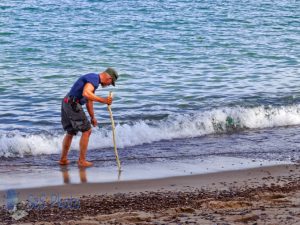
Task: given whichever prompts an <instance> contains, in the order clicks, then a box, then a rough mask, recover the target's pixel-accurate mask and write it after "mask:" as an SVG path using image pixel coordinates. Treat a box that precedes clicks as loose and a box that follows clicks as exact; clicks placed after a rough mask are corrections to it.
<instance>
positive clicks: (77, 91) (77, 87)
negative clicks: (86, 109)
mask: <svg viewBox="0 0 300 225" xmlns="http://www.w3.org/2000/svg"><path fill="white" fill-rule="evenodd" d="M86 83H91V84H92V85H93V86H94V88H95V90H96V89H97V88H98V87H99V83H100V77H99V74H96V73H88V74H86V75H83V76H81V77H80V78H79V79H78V80H77V81H76V82H75V84H74V85H73V87H72V88H71V90H70V92H69V93H68V96H73V97H76V98H78V99H79V100H80V104H81V105H84V104H85V103H86V98H85V97H83V96H82V92H83V88H84V85H85V84H86Z"/></svg>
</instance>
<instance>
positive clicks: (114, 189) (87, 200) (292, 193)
mask: <svg viewBox="0 0 300 225" xmlns="http://www.w3.org/2000/svg"><path fill="white" fill-rule="evenodd" d="M299 174H300V165H297V164H286V165H276V166H266V167H258V168H251V169H243V170H238V171H222V172H215V173H210V174H199V175H188V176H179V177H169V178H159V179H149V180H135V181H117V182H108V183H84V184H68V185H60V186H50V187H40V188H27V189H16V191H17V192H19V195H18V198H19V201H20V202H21V201H26V200H28V199H26V198H27V197H28V196H29V195H30V194H33V195H36V196H39V195H41V193H44V194H45V195H46V199H48V197H49V198H50V196H51V194H53V193H54V194H59V195H60V197H61V198H62V199H65V198H70V197H72V198H75V199H78V200H79V201H80V206H81V207H80V209H77V210H75V209H74V210H70V209H69V210H62V214H59V215H55V213H54V212H56V211H57V210H61V209H58V208H57V206H54V207H51V206H50V205H49V204H48V205H47V207H46V209H43V210H28V215H27V216H25V217H23V218H21V219H20V220H13V219H12V218H11V214H9V213H8V212H7V210H5V209H4V208H3V207H2V209H1V211H0V220H1V219H2V220H3V221H10V222H12V221H14V223H17V222H21V221H22V222H32V221H49V222H50V221H52V222H53V221H56V222H57V221H60V220H62V221H64V224H68V222H67V221H69V222H70V221H72V220H73V221H74V220H76V221H83V220H87V219H88V220H90V222H91V221H98V223H96V222H95V224H99V218H102V219H101V221H102V220H105V221H107V223H110V222H112V223H113V221H119V222H120V223H121V224H122V223H124V224H130V223H133V222H132V221H131V222H130V220H126V219H125V220H124V218H123V217H128V216H129V217H130V218H131V217H134V218H139V219H137V220H141V221H140V222H143V223H144V224H145V223H149V224H151V222H153V221H160V220H161V219H163V218H164V219H166V218H165V216H162V215H161V216H158V218H157V219H155V218H154V217H155V216H154V214H156V213H162V212H161V210H160V206H161V207H162V206H163V207H162V208H163V211H170V213H169V214H170V215H169V217H170V218H169V217H168V218H169V220H168V221H169V222H170V221H172V219H171V217H172V216H174V215H178V214H180V213H181V214H182V213H183V214H188V215H186V216H187V218H186V219H189V218H193V220H195V221H200V219H201V220H202V219H203V218H204V217H201V218H200V217H199V215H200V214H201V213H203V212H204V211H205V210H206V211H207V210H208V211H209V210H210V209H211V206H209V205H210V204H216V206H215V207H213V208H214V210H215V211H216V212H217V211H218V210H219V209H222V210H224V208H226V209H227V210H232V207H231V206H230V207H229V206H228V207H229V208H228V207H227V206H226V204H229V203H228V201H233V202H231V203H230V204H233V205H236V206H235V207H233V208H234V210H235V211H240V210H241V211H243V210H245V207H246V208H247V207H248V208H249V207H250V208H251V210H250V211H253V210H252V208H253V207H254V205H256V204H259V203H261V201H262V200H264V201H265V200H266V198H268V197H266V196H273V195H274V196H275V197H274V196H273V197H274V199H273V197H270V198H271V200H270V201H271V202H273V200H274V201H275V200H276V201H277V200H278V199H279V200H280V201H281V200H282V201H281V202H280V201H279V203H280V204H281V203H282V204H284V205H285V209H287V210H289V209H291V210H293V211H297V210H298V211H297V213H299V214H297V213H296V214H295V218H294V217H293V218H294V220H295V221H297V220H299V221H300V207H299V206H300V202H299V199H300V198H299V196H300V175H299ZM263 193H264V194H263ZM248 194H249V196H252V197H253V196H256V197H253V198H250V197H249V196H247V195H248ZM259 194H263V196H264V197H262V198H261V199H260V198H257V195H259ZM4 195H5V192H4V191H1V192H0V196H4ZM184 196H185V197H184ZM276 196H277V197H278V198H277V197H276ZM280 196H281V197H280ZM183 198H187V199H188V200H187V202H186V203H184V202H182V199H183ZM240 198H245V199H244V200H243V201H242V203H241V201H240V200H239V199H240ZM248 198H249V199H248ZM170 201H171V202H173V203H172V204H171V203H170ZM213 201H215V203H213ZM266 201H267V200H266ZM4 202H5V199H2V200H1V205H3V203H4ZM116 202H117V203H118V204H117V203H116ZM128 202H129V203H130V204H132V205H133V206H134V207H133V208H130V207H129V208H128ZM196 202H198V203H199V202H202V203H201V204H200V205H198V206H199V207H198V206H197V204H198V203H197V204H196ZM245 202H246V203H245ZM23 203H24V202H23ZM292 203H293V204H292ZM195 204H196V205H195ZM207 204H208V205H207ZM222 204H223V205H224V204H225V206H226V207H225V206H222V207H221V205H222ZM230 204H229V205H230ZM264 204H267V203H264ZM280 204H279V205H280ZM297 204H298V205H297ZM292 205H294V206H295V205H296V206H297V207H298V209H295V207H293V206H292ZM275 206H276V205H275ZM275 206H274V207H275ZM182 207H184V209H183V211H182V210H181V208H182ZM218 207H221V208H218ZM270 207H271V206H270ZM270 207H269V209H273V208H272V207H271V208H270ZM276 207H277V206H276ZM297 207H296V208H297ZM21 208H22V206H21ZM25 209H26V208H25ZM176 210H177V211H176ZM178 210H179V211H180V210H181V211H182V212H180V213H179V212H178ZM203 210H204V211H203ZM222 210H221V211H222ZM256 210H258V211H259V212H260V213H263V211H265V210H266V209H264V210H262V211H260V209H259V208H256ZM90 211H91V212H94V213H92V214H91V213H89V212H90ZM185 211H186V212H185ZM200 212H201V213H200ZM199 213H200V214H199ZM211 213H212V212H211ZM274 213H276V210H275V211H274ZM274 213H273V214H274ZM283 213H284V212H283ZM287 213H288V212H287ZM41 214H42V215H44V216H43V217H41ZM121 214H122V215H123V216H120V215H121ZM198 214H199V215H198ZM215 214H216V215H215V218H219V217H220V215H221V214H220V215H219V213H215ZM273 214H272V213H271V214H269V215H268V216H272V215H273ZM70 215H71V216H70ZM124 215H127V216H124ZM133 215H135V216H133ZM197 215H198V216H197ZM201 215H202V214H201ZM273 216H275V215H273ZM297 216H298V218H297ZM144 217H145V218H148V219H145V220H143V219H141V218H144ZM221 217H222V216H221ZM221 217H220V218H221ZM223 217H224V218H225V217H226V216H225V215H223ZM97 218H98V219H97ZM122 218H123V219H122ZM149 218H150V219H149ZM176 218H177V220H178V219H180V218H181V217H180V218H178V216H176ZM184 218H185V217H182V218H181V219H184ZM207 218H208V217H207ZM220 218H219V219H220ZM251 218H252V217H251ZM251 218H250V219H251ZM274 218H275V217H274ZM181 219H180V220H178V221H179V222H183V221H182V220H181ZM204 219H205V218H204ZM231 219H232V218H231ZM252 219H253V220H254V219H255V221H259V219H260V217H259V218H258V217H253V218H252ZM132 220H134V221H135V222H138V221H136V220H135V219H132ZM227 220H228V221H231V220H230V218H227ZM122 221H123V222H122ZM178 221H177V222H178ZM203 221H204V220H203ZM212 221H213V220H209V219H208V220H207V221H206V222H207V224H210V222H212ZM215 221H218V220H216V219H215ZM220 221H222V220H220ZM225 221H226V220H225ZM223 222H224V221H223ZM231 222H232V221H231ZM273 222H274V223H276V222H278V221H277V220H276V218H275V220H273ZM7 224H9V222H8V223H7ZM49 224H52V223H49ZM70 224H72V223H71V222H70ZM79 224H80V223H79ZM133 224H134V223H133ZM204 224H205V223H204Z"/></svg>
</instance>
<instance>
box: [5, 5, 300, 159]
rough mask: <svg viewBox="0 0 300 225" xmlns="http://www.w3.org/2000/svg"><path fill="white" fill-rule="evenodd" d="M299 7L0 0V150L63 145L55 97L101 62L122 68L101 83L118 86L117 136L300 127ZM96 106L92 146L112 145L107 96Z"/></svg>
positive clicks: (130, 142) (126, 140)
mask: <svg viewBox="0 0 300 225" xmlns="http://www.w3.org/2000/svg"><path fill="white" fill-rule="evenodd" d="M299 8H300V2H299V1H296V0H290V1H275V2H274V1H264V2H263V3H262V2H261V1H183V0H182V1H178V0H176V1H171V0H169V1H153V0H150V1H139V0H138V1H118V0H117V1H110V0H106V1H96V0H93V1H92V0H81V1H78V0H74V1H53V0H48V1H33V0H26V1H17V0H12V1H8V0H4V1H1V3H0V52H1V54H0V74H1V76H0V93H1V97H2V98H1V102H2V104H1V105H0V156H5V157H8V156H24V155H40V154H44V153H45V154H59V152H60V145H61V139H62V136H63V130H62V128H61V125H60V102H61V98H62V97H63V96H65V94H66V93H67V92H68V91H69V89H70V88H71V86H72V84H73V82H75V81H76V79H77V78H78V77H79V76H80V75H83V74H85V73H89V72H101V71H103V70H104V69H105V68H106V67H108V66H112V67H114V68H116V69H117V70H118V71H119V73H120V79H119V80H118V83H117V86H116V87H115V88H106V89H101V88H100V89H98V90H97V92H96V93H97V95H99V96H103V97H104V96H107V95H108V91H110V90H112V91H113V92H114V93H115V100H114V103H113V106H112V107H113V113H114V117H115V120H116V123H117V124H118V126H117V141H118V146H119V147H120V148H126V147H130V146H138V145H141V144H146V143H154V142H157V141H161V140H174V139H178V138H179V139H188V138H199V137H203V136H205V135H211V134H213V135H215V134H219V133H231V132H243V131H244V130H253V129H254V130H256V129H265V128H273V129H274V130H277V128H278V127H282V126H290V125H292V126H296V127H297V126H298V125H299V124H300V91H299V90H300V77H299V73H300V69H299V65H300V11H299ZM95 111H96V115H97V117H98V120H99V123H100V125H99V128H95V129H94V132H93V135H92V138H91V142H90V148H91V149H101V148H107V147H111V146H112V143H111V133H110V126H109V125H110V121H109V117H108V116H109V114H108V112H107V109H106V106H104V105H101V104H96V106H95ZM291 130H292V131H293V132H295V129H291ZM296 130H297V129H296ZM292 131H291V132H292ZM272 132H274V131H272ZM297 132H298V131H297ZM293 134H295V135H296V133H293ZM215 138H216V141H217V142H218V140H219V138H218V136H216V137H215ZM229 138H230V137H229ZM166 145H167V144H166ZM72 148H74V149H78V146H76V145H75V144H74V145H73V147H72ZM295 149H297V146H291V147H290V150H291V151H292V150H295ZM124 154H125V153H124Z"/></svg>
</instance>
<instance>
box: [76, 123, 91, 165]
mask: <svg viewBox="0 0 300 225" xmlns="http://www.w3.org/2000/svg"><path fill="white" fill-rule="evenodd" d="M91 133H92V128H91V129H89V130H88V131H85V132H82V135H81V138H80V143H79V147H80V156H79V160H78V165H79V166H85V167H87V166H92V165H93V163H91V162H88V161H86V158H85V157H86V151H87V147H88V144H89V139H90V135H91Z"/></svg>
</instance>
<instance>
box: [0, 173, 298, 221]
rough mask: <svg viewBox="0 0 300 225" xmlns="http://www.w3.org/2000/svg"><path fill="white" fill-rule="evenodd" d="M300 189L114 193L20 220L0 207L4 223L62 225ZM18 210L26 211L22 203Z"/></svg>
mask: <svg viewBox="0 0 300 225" xmlns="http://www.w3.org/2000/svg"><path fill="white" fill-rule="evenodd" d="M299 190H300V178H299V179H298V180H294V181H292V182H290V183H288V184H285V185H284V186H279V185H271V186H266V185H265V186H262V187H257V188H245V187H244V188H239V189H237V188H235V189H233V188H231V189H229V190H224V191H207V190H204V189H203V190H195V191H193V192H180V191H179V192H173V191H168V192H143V193H139V194H115V195H99V196H83V197H82V198H81V199H80V210H78V209H77V210H70V209H68V210H64V209H59V208H58V207H53V206H51V207H50V205H47V206H46V208H45V209H43V210H31V211H27V212H28V215H27V216H26V217H24V218H22V219H20V220H18V221H15V220H13V218H12V217H11V215H10V213H9V212H8V211H7V210H6V209H5V207H1V210H0V221H1V224H12V223H14V224H16V223H24V222H39V221H45V222H56V221H57V222H63V221H68V220H80V219H81V218H83V217H84V216H95V215H98V214H100V215H101V214H103V215H107V214H111V213H116V212H118V211H123V212H124V211H125V212H127V211H128V212H130V211H144V212H162V211H164V210H167V209H171V208H178V207H187V208H191V209H201V207H202V206H203V203H205V202H206V201H208V200H218V201H224V202H226V201H230V200H233V199H238V198H242V199H244V200H249V201H251V200H252V201H255V200H257V199H255V198H257V195H258V194H261V193H264V192H267V193H290V192H296V191H299ZM18 209H27V208H26V205H24V204H23V205H22V204H21V203H20V204H19V205H18Z"/></svg>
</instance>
